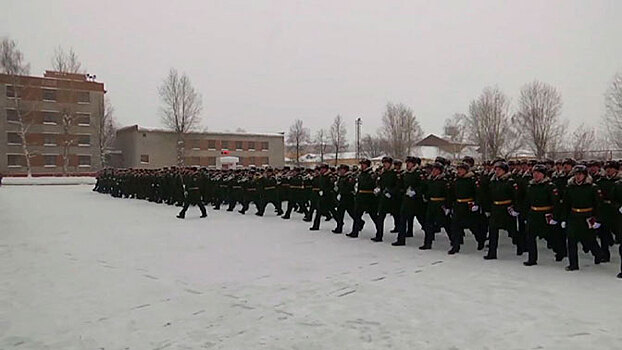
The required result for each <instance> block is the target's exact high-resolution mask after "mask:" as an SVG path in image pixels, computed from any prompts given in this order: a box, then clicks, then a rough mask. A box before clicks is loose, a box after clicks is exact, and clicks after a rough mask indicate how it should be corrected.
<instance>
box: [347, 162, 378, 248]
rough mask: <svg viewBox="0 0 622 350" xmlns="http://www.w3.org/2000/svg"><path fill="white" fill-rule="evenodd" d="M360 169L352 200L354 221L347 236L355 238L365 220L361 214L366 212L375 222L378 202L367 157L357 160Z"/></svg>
mask: <svg viewBox="0 0 622 350" xmlns="http://www.w3.org/2000/svg"><path fill="white" fill-rule="evenodd" d="M359 164H360V166H361V170H360V172H359V176H358V180H357V183H356V186H355V192H356V197H355V202H354V222H353V223H352V232H350V233H348V234H347V236H348V237H350V238H356V237H358V236H359V232H360V231H361V230H362V229H363V225H364V224H365V222H364V221H363V218H362V217H363V214H364V213H367V214H369V216H370V217H371V219H372V221H373V222H376V218H377V215H376V214H377V210H378V204H377V201H376V196H375V195H374V188H376V177H375V175H374V174H373V173H372V171H371V161H370V160H369V159H361V161H360V162H359Z"/></svg>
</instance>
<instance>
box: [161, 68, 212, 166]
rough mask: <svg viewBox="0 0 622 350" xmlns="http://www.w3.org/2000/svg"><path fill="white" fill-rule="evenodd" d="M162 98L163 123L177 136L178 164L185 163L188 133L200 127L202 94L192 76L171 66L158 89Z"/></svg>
mask: <svg viewBox="0 0 622 350" xmlns="http://www.w3.org/2000/svg"><path fill="white" fill-rule="evenodd" d="M158 93H159V94H160V99H161V104H162V105H161V107H160V113H161V118H162V123H164V125H165V126H166V127H167V128H169V129H170V130H172V131H173V132H174V133H175V134H176V136H177V164H178V165H183V164H184V142H185V138H186V135H187V134H188V133H189V132H190V131H192V130H195V129H196V128H198V127H199V124H200V122H201V118H200V114H201V111H202V110H203V103H202V98H201V94H199V93H198V92H197V91H195V89H194V87H193V86H192V83H191V82H190V78H189V77H188V76H187V75H186V74H185V73H183V74H181V75H179V73H178V72H177V70H176V69H175V68H171V69H170V70H169V72H168V75H167V76H166V78H164V80H163V81H162V84H161V85H160V87H159V89H158Z"/></svg>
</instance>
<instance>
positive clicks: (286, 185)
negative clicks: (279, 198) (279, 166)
mask: <svg viewBox="0 0 622 350" xmlns="http://www.w3.org/2000/svg"><path fill="white" fill-rule="evenodd" d="M281 186H283V187H290V185H289V184H281Z"/></svg>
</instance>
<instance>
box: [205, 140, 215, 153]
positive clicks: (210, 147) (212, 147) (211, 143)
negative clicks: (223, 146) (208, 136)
mask: <svg viewBox="0 0 622 350" xmlns="http://www.w3.org/2000/svg"><path fill="white" fill-rule="evenodd" d="M207 149H208V150H210V151H214V150H216V140H207Z"/></svg>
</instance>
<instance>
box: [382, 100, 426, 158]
mask: <svg viewBox="0 0 622 350" xmlns="http://www.w3.org/2000/svg"><path fill="white" fill-rule="evenodd" d="M380 133H381V135H382V137H383V138H384V139H385V140H386V141H387V146H388V152H387V153H389V155H391V156H394V157H399V158H404V157H405V156H407V155H409V154H410V153H411V152H412V150H413V148H414V147H415V144H416V143H417V142H418V141H419V140H421V138H422V137H423V130H422V129H421V126H420V125H419V121H417V118H416V117H415V114H414V112H413V110H412V109H411V108H410V107H408V106H406V105H404V104H402V103H398V104H393V103H388V104H387V108H386V110H385V112H384V115H383V116H382V127H381V129H380Z"/></svg>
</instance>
